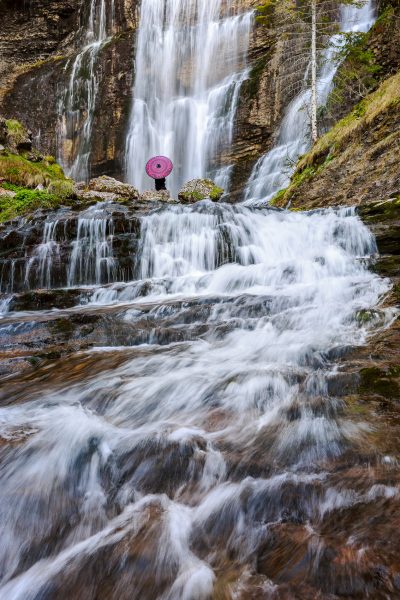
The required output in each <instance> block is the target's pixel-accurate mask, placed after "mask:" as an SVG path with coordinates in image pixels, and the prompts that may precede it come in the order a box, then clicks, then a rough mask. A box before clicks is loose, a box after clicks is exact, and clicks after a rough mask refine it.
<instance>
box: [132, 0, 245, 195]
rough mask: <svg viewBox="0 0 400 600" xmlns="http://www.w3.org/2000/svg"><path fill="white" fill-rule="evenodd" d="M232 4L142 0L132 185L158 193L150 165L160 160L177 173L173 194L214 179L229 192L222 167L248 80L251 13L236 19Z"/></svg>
mask: <svg viewBox="0 0 400 600" xmlns="http://www.w3.org/2000/svg"><path fill="white" fill-rule="evenodd" d="M232 4H233V2H232V1H229V2H224V1H223V0H167V1H165V0H142V5H141V17H140V25H139V34H138V40H137V51H136V61H135V66H136V76H135V84H134V90H133V97H134V101H133V107H132V113H131V120H130V129H129V134H128V139H127V148H126V155H127V159H126V160H127V177H128V180H129V181H130V182H131V183H133V184H134V185H136V186H137V187H139V188H140V189H144V188H148V187H152V185H153V184H152V183H151V180H150V179H149V178H148V177H147V176H146V174H145V172H144V165H145V164H146V162H147V160H148V159H149V158H150V157H151V156H154V155H157V154H164V155H166V156H169V157H170V158H171V159H172V160H173V162H174V165H175V169H174V171H173V174H172V175H171V176H170V177H169V179H168V187H169V188H170V190H171V192H173V193H174V194H176V193H177V192H178V190H179V187H180V186H181V185H182V184H183V183H184V182H185V181H188V180H190V179H193V178H196V177H205V176H208V175H209V176H212V178H213V179H214V180H215V181H216V182H217V184H219V185H222V186H223V187H224V189H228V185H229V173H230V169H229V164H225V163H224V162H223V160H222V159H221V155H222V153H223V151H224V150H228V149H229V145H230V142H231V140H232V134H233V127H234V119H235V115H236V108H237V101H238V97H239V91H240V87H241V84H242V82H243V80H244V79H245V78H246V76H247V72H246V69H245V67H246V54H247V48H248V43H249V34H250V30H251V25H252V18H253V16H252V12H245V13H239V14H234V13H233V12H232V10H231V9H230V6H231V5H232Z"/></svg>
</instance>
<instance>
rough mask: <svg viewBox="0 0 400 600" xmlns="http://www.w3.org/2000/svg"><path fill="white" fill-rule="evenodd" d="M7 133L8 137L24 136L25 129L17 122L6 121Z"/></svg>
mask: <svg viewBox="0 0 400 600" xmlns="http://www.w3.org/2000/svg"><path fill="white" fill-rule="evenodd" d="M6 126H7V131H8V133H9V134H10V135H24V134H25V129H24V127H23V125H21V123H20V122H19V121H16V120H15V119H8V120H7V121H6Z"/></svg>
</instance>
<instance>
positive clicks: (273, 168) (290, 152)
mask: <svg viewBox="0 0 400 600" xmlns="http://www.w3.org/2000/svg"><path fill="white" fill-rule="evenodd" d="M373 6H374V5H373V0H367V1H366V2H365V4H364V5H363V6H361V7H357V6H344V7H342V9H341V30H342V31H343V32H351V31H354V32H356V31H368V30H369V29H370V27H371V26H372V24H373V22H374V8H373ZM338 44H340V36H337V35H336V36H334V37H333V38H332V40H331V43H330V46H329V47H328V49H327V51H326V52H325V56H324V60H323V67H322V69H321V73H320V76H319V80H318V102H319V105H320V106H323V105H324V104H325V103H326V101H327V98H328V94H329V92H330V90H331V87H332V81H333V78H334V76H335V73H336V70H337V61H336V52H335V50H334V48H335V45H338ZM310 95H311V92H310V89H304V90H302V91H301V92H300V94H299V95H298V96H296V97H295V98H294V100H293V101H292V102H291V103H290V105H289V106H288V108H287V110H286V114H285V116H284V118H283V121H282V125H281V128H280V132H279V136H278V140H277V143H276V145H275V146H274V148H272V150H270V151H269V152H268V153H267V154H266V155H264V156H262V157H261V158H260V159H259V160H258V161H257V163H256V165H255V167H254V169H253V172H252V174H251V176H250V179H249V182H248V184H247V187H246V190H245V200H246V201H248V202H250V203H251V202H252V201H259V200H270V199H271V198H272V197H273V195H274V194H275V193H276V192H277V191H279V190H280V189H282V188H284V187H285V186H286V185H287V184H288V183H289V179H290V175H291V171H292V167H291V166H290V165H293V164H294V163H295V162H296V161H297V159H298V158H299V156H301V155H302V154H303V153H304V152H306V151H307V150H308V148H309V146H310V123H309V111H308V110H307V106H309V105H310Z"/></svg>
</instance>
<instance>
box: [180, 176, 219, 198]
mask: <svg viewBox="0 0 400 600" xmlns="http://www.w3.org/2000/svg"><path fill="white" fill-rule="evenodd" d="M223 194H224V190H223V189H222V188H220V187H218V186H217V185H215V183H214V182H213V181H211V179H192V180H191V181H189V182H188V183H186V184H185V185H184V186H183V188H182V189H181V190H180V192H179V194H178V198H179V200H180V202H182V203H184V204H192V203H193V202H198V201H199V200H213V201H214V202H218V201H219V200H221V198H222V196H223Z"/></svg>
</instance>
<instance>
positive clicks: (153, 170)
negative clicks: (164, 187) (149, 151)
mask: <svg viewBox="0 0 400 600" xmlns="http://www.w3.org/2000/svg"><path fill="white" fill-rule="evenodd" d="M173 168H174V165H173V164H172V162H171V161H170V160H169V158H167V157H166V156H154V157H153V158H151V159H150V160H149V161H148V163H147V165H146V173H147V175H148V176H149V177H151V178H152V179H164V177H168V175H169V174H170V173H171V171H172V169H173Z"/></svg>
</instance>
